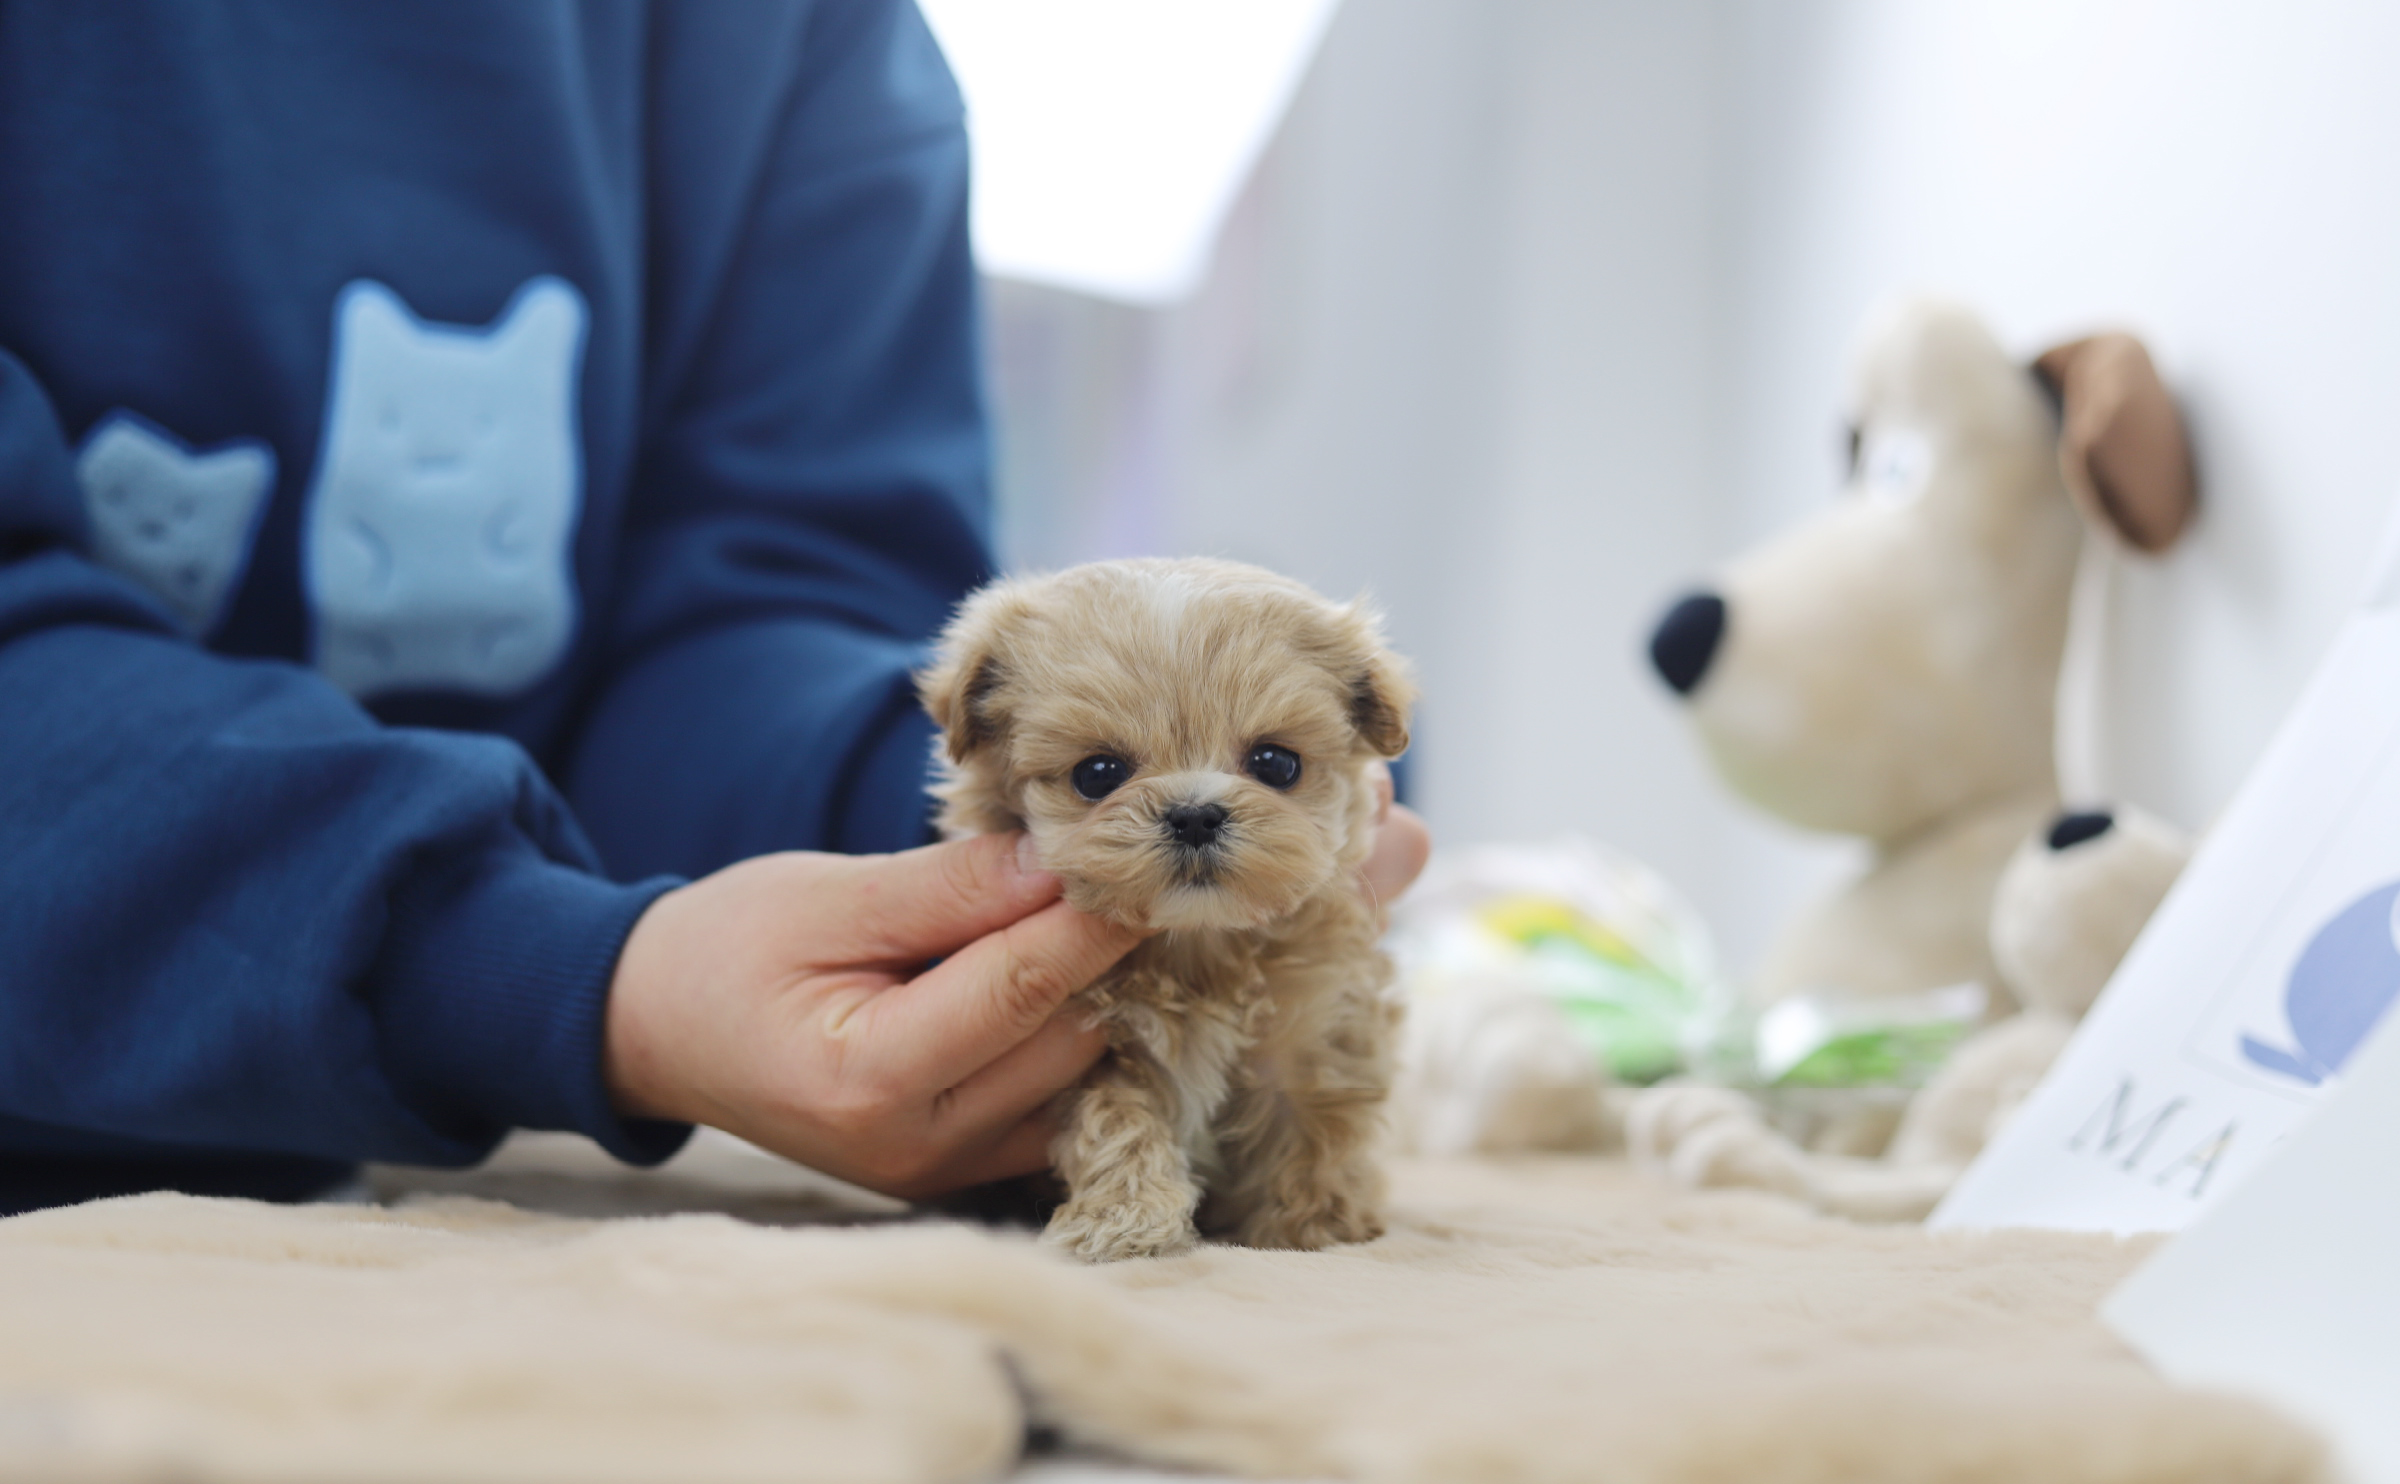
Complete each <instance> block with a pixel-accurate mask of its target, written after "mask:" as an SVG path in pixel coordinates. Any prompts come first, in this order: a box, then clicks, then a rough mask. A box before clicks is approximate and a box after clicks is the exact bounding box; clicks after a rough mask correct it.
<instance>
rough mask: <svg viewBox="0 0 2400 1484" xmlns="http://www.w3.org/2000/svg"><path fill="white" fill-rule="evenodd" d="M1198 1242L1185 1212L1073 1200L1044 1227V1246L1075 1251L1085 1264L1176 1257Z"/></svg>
mask: <svg viewBox="0 0 2400 1484" xmlns="http://www.w3.org/2000/svg"><path fill="white" fill-rule="evenodd" d="M1199 1240H1200V1234H1199V1233H1198V1232H1196V1231H1194V1230H1193V1229H1192V1219H1191V1217H1190V1215H1189V1214H1188V1213H1186V1212H1182V1211H1177V1212H1174V1213H1172V1214H1171V1215H1170V1214H1167V1213H1161V1212H1145V1211H1143V1210H1142V1209H1141V1208H1140V1207H1138V1206H1134V1205H1130V1204H1126V1205H1113V1206H1109V1207H1105V1208H1102V1207H1096V1206H1089V1205H1084V1204H1082V1203H1081V1202H1077V1201H1069V1202H1068V1203H1067V1204H1066V1205H1063V1206H1061V1207H1059V1208H1058V1211H1057V1214H1055V1215H1053V1216H1052V1217H1051V1218H1050V1225H1049V1226H1048V1227H1046V1228H1044V1229H1043V1232H1042V1243H1043V1245H1044V1246H1048V1247H1057V1248H1060V1249H1062V1250H1064V1251H1066V1252H1070V1253H1073V1254H1074V1255H1075V1256H1077V1257H1079V1258H1081V1259H1083V1260H1084V1261H1085V1262H1124V1261H1126V1260H1128V1259H1130V1258H1136V1257H1172V1256H1174V1255H1175V1254H1176V1253H1178V1252H1186V1251H1189V1250H1190V1249H1191V1248H1192V1246H1193V1245H1194V1244H1195V1243H1197V1242H1198V1241H1199Z"/></svg>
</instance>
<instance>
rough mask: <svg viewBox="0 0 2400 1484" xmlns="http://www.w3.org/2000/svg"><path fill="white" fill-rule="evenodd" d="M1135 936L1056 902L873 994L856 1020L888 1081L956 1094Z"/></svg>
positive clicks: (1139, 936)
mask: <svg viewBox="0 0 2400 1484" xmlns="http://www.w3.org/2000/svg"><path fill="white" fill-rule="evenodd" d="M1142 937H1143V935H1142V934H1141V933H1140V932H1138V931H1136V930H1134V929H1132V928H1127V927H1121V926H1119V925H1118V924H1116V923H1113V922H1110V921H1108V920H1107V919H1106V918H1100V917H1092V916H1089V915H1087V914H1085V913H1082V912H1078V911H1076V910H1075V909H1074V908H1073V907H1070V906H1068V905H1067V904H1066V903H1064V902H1054V903H1052V904H1051V905H1050V906H1048V907H1046V908H1044V909H1042V910H1041V911H1039V912H1037V913H1035V914H1034V915H1033V916H1031V917H1028V918H1026V919H1024V920H1023V921H1022V922H1018V923H1015V924H1013V925H1011V926H1009V927H1007V928H1004V929H1003V930H1001V931H999V932H997V933H993V934H990V935H989V936H987V937H983V938H979V939H977V940H976V941H975V942H973V943H971V944H969V945H967V946H966V947H965V948H963V949H961V950H960V951H959V952H957V953H956V954H953V955H952V956H951V957H949V958H946V959H944V960H942V961H941V962H940V963H938V964H936V965H934V966H933V967H932V968H930V969H928V970H926V971H925V972H924V973H922V974H920V975H918V976H917V977H916V978H914V979H912V980H910V981H909V982H908V983H906V984H903V985H901V986H899V987H898V988H896V989H891V990H887V991H885V992H884V993H882V994H880V995H877V996H876V997H875V998H874V1000H872V1001H871V1002H869V1004H868V1005H867V1006H866V1007H865V1010H864V1013H865V1014H867V1015H869V1016H871V1017H872V1018H873V1020H874V1022H875V1028H874V1034H873V1039H874V1042H875V1044H877V1045H879V1046H882V1047H887V1048H890V1055H891V1057H892V1065H891V1066H890V1067H889V1068H888V1070H889V1071H890V1072H891V1073H892V1074H893V1075H894V1076H895V1077H898V1078H904V1079H906V1082H905V1085H909V1086H918V1087H956V1086H957V1085H958V1084H959V1083H961V1082H964V1081H965V1080H967V1078H968V1077H970V1076H972V1075H973V1074H975V1073H976V1072H979V1071H981V1070H982V1069H983V1068H985V1067H987V1066H989V1065H991V1064H992V1063H993V1062H994V1061H996V1060H998V1059H999V1058H1000V1057H1002V1056H1004V1055H1006V1054H1007V1053H1008V1052H1010V1051H1012V1050H1014V1049H1015V1048H1016V1047H1018V1046H1019V1045H1021V1044H1023V1043H1024V1042H1025V1040H1026V1039H1027V1038H1028V1037H1030V1036H1032V1035H1033V1034H1034V1033H1035V1032H1036V1031H1039V1030H1040V1029H1041V1028H1042V1027H1043V1026H1044V1025H1045V1024H1047V1023H1048V1022H1049V1020H1050V1017H1051V1016H1052V1015H1054V1014H1056V1013H1057V1011H1058V1007H1059V1006H1060V1005H1062V1004H1064V1003H1065V1002H1066V1000H1067V997H1068V996H1070V995H1072V994H1074V993H1075V992H1076V991H1077V990H1079V989H1082V988H1083V987H1084V986H1086V985H1088V984H1090V983H1091V982H1092V981H1093V980H1094V979H1097V978H1099V977H1100V975H1101V974H1102V973H1104V972H1106V971H1107V969H1108V968H1109V966H1110V965H1112V964H1114V963H1115V962H1116V961H1117V960H1118V959H1121V958H1123V957H1124V956H1125V955H1126V954H1127V953H1128V952H1130V951H1131V950H1132V948H1133V946H1134V945H1135V944H1136V943H1139V942H1140V941H1141V940H1142Z"/></svg>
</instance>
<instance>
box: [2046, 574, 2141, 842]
mask: <svg viewBox="0 0 2400 1484" xmlns="http://www.w3.org/2000/svg"><path fill="white" fill-rule="evenodd" d="M2118 545H2119V543H2118V540H2117V537H2116V536H2115V534H2114V533H2112V532H2110V531H2108V530H2107V529H2105V528H2104V527H2101V526H2091V527H2087V528H2086V529H2085V531H2084V537H2083V549H2082V551H2081V552H2080V553H2078V554H2077V556H2076V558H2075V586H2074V589H2073V591H2072V593H2071V594H2070V596H2069V597H2068V599H2067V642H2066V649H2065V651H2064V652H2063V653H2061V654H2060V656H2059V661H2058V694H2057V699H2056V702H2055V707H2056V709H2055V713H2054V716H2055V721H2054V726H2055V729H2056V730H2055V732H2054V735H2053V737H2052V742H2051V746H2052V749H2053V752H2054V754H2055V756H2056V758H2057V767H2058V797H2059V801H2060V802H2061V803H2063V804H2064V805H2065V806H2066V807H2067V808H2070V809H2086V808H2091V807H2093V806H2095V805H2099V804H2103V803H2105V802H2107V801H2108V800H2111V799H2114V798H2116V797H2117V792H2116V788H2115V784H2116V779H2115V778H2114V776H2113V773H2114V769H2113V768H2112V767H2111V763H2112V762H2113V761H2114V759H2113V757H2112V755H2111V753H2112V749H2111V748H2110V745H2109V736H2108V697H2109V685H2108V670H2109V649H2110V642H2109V641H2110V638H2111V631H2112V630H2113V628H2114V627H2115V623H2114V620H2115V616H2116V592H2117V570H2118V568H2119V567H2121V566H2123V565H2124V558H2123V554H2122V553H2121V552H2120V551H2119V550H2118Z"/></svg>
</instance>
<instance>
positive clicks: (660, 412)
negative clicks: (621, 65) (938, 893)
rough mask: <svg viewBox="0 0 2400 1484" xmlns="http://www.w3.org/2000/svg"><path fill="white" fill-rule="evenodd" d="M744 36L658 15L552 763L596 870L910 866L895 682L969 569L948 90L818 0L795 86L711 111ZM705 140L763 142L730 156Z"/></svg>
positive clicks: (714, 19) (968, 304) (952, 95)
mask: <svg viewBox="0 0 2400 1484" xmlns="http://www.w3.org/2000/svg"><path fill="white" fill-rule="evenodd" d="M748 14H749V13H747V12H744V11H742V10H740V9H739V8H738V7H725V8H718V9H715V10H711V9H708V8H703V7H691V8H688V9H686V10H683V11H680V12H678V13H677V17H676V19H677V23H678V27H679V29H678V30H677V31H676V32H674V33H673V34H672V35H670V36H668V37H667V38H665V41H664V43H663V44H662V48H661V55H660V57H659V58H658V60H657V63H656V65H657V66H658V67H659V69H660V73H661V75H660V78H659V80H658V82H657V84H656V90H657V91H658V93H659V94H660V96H661V97H662V98H664V99H665V100H666V102H665V104H664V105H663V106H662V107H661V109H660V110H659V115H660V118H661V121H662V123H661V126H660V127H662V128H663V129H665V130H667V131H668V132H667V133H666V134H665V135H663V136H662V137H661V138H660V139H659V140H658V141H657V142H656V143H655V144H654V147H653V156H654V158H656V159H657V160H659V161H660V162H661V173H660V174H658V175H657V176H656V177H655V178H654V180H653V183H652V197H653V208H652V209H653V224H652V234H653V240H654V241H656V242H657V243H658V244H659V250H658V253H657V255H656V257H655V259H654V262H655V264H656V274H657V280H658V281H657V283H656V285H655V286H654V288H653V294H654V300H655V302H654V305H653V310H652V314H653V323H654V325H656V326H657V333H656V335H655V337H654V342H653V348H652V356H653V360H654V371H653V377H654V380H653V383H652V386H651V389H650V393H649V399H648V400H649V402H650V404H651V405H652V407H653V408H654V409H655V411H654V415H653V424H652V426H651V428H650V430H649V432H648V435H647V437H646V438H645V441H644V451H643V459H642V465H641V469H640V472H639V474H638V476H637V481H636V485H635V488H634V490H633V492H632V501H631V506H630V509H629V523H628V530H627V534H626V540H625V544H624V546H623V548H622V554H621V558H620V561H619V567H618V571H617V573H616V579H617V580H616V583H615V592H616V595H617V596H616V600H615V603H614V605H613V609H612V612H611V613H610V614H609V615H608V618H607V624H608V628H607V630H606V633H605V637H604V643H605V645H606V650H607V659H606V660H605V661H604V665H603V674H602V680H601V683H600V684H599V686H598V687H597V689H596V691H595V693H594V699H593V701H592V704H591V705H590V707H589V709H588V710H587V712H586V714H585V719H584V722H583V725H582V727H581V729H580V732H579V735H578V736H577V738H576V739H575V742H574V745H573V746H572V748H571V749H570V753H569V757H568V764H567V768H566V770H565V776H566V779H567V786H568V789H569V794H570V797H571V798H572V800H573V803H574V806H575V810H576V814H577V817H578V818H579V819H581V820H582V821H583V823H584V825H585V827H586V828H587V829H588V830H590V832H591V834H592V838H593V839H594V841H595V842H596V844H597V845H598V847H599V849H600V853H601V855H602V856H603V858H604V859H605V860H606V861H607V862H608V864H609V867H610V869H611V870H612V871H614V872H615V873H616V874H618V875H620V876H625V875H640V874H643V873H647V872H652V871H673V872H679V873H685V874H698V873H701V872H705V871H708V870H712V869H714V868H716V867H717V866H719V865H722V864H724V863H726V862H728V861H731V860H735V859H739V858H741V857H743V856H747V855H753V854H757V853H759V852H762V851H767V850H774V849H784V848H813V849H834V850H843V851H854V852H855V851H883V850H893V849H899V848H903V847H906V846H911V845H916V844H921V843H923V842H924V841H925V840H926V839H927V838H928V820H929V810H928V805H927V802H926V793H925V783H926V767H927V762H928V759H929V757H930V754H931V743H932V729H931V726H930V724H929V723H928V722H926V721H925V720H924V718H923V716H922V714H921V712H920V709H919V707H918V706H917V703H916V699H915V695H914V692H913V689H912V687H911V682H910V670H911V668H912V667H913V666H914V665H916V664H917V663H919V661H920V660H921V658H922V656H923V650H924V646H925V644H926V642H927V641H928V639H929V638H930V637H931V635H932V634H933V633H934V632H935V631H936V630H937V629H938V628H939V626H940V624H941V623H942V621H943V619H944V618H945V617H946V616H947V614H948V612H949V610H950V609H951V607H952V606H953V605H954V604H955V603H956V602H957V601H958V599H959V598H960V597H961V596H963V595H964V594H965V593H966V592H967V591H968V590H970V589H971V588H973V587H974V586H975V585H976V584H977V583H979V582H981V581H982V580H984V579H985V578H986V577H988V576H989V575H990V559H989V555H988V548H987V545H986V536H985V527H986V523H987V519H988V515H987V502H988V496H987V491H986V480H987V468H988V447H987V441H986V434H985V423H984V408H983V400H982V388H981V385H980V380H979V369H978V367H979V361H978V356H979V347H978V343H977V336H978V325H977V318H976V316H977V305H976V298H975V282H974V273H973V267H972V263H971V260H970V257H969V252H968V246H967V218H966V211H967V150H966V139H965V132H964V126H963V118H962V113H961V109H960V104H959V97H958V92H957V89H956V87H955V85H954V84H953V83H952V81H951V78H950V74H949V71H948V68H947V66H946V65H945V63H944V62H943V60H942V57H941V54H940V52H939V50H938V49H937V48H936V47H935V45H934V42H933V39H932V37H931V36H930V35H929V34H928V32H927V31H926V28H925V25H924V22H923V20H922V19H921V18H920V17H919V16H918V14H917V12H916V10H915V8H914V7H913V6H912V5H909V4H907V3H904V0H903V3H890V0H848V3H832V4H826V5H821V6H818V7H816V8H815V9H814V10H813V12H812V13H811V18H810V19H809V21H808V22H807V24H806V28H805V31H804V32H803V33H802V34H799V35H796V36H793V37H791V38H788V42H789V47H788V52H787V53H786V55H787V56H790V57H793V58H796V62H795V64H794V65H795V67H796V73H795V76H794V77H793V78H792V79H791V81H790V85H789V86H788V87H787V88H786V89H784V90H783V91H781V92H780V93H776V92H773V91H771V90H767V89H754V90H743V91H742V96H745V97H750V96H756V97H767V98H773V99H774V100H775V101H774V108H775V113H774V115H773V116H772V117H770V118H765V119H761V120H756V121H752V122H753V123H754V124H755V127H752V126H751V125H750V124H739V125H737V124H735V123H731V122H728V121H726V120H722V119H714V118H712V117H711V116H710V114H709V110H710V109H711V108H713V107H720V106H728V105H723V104H721V103H720V101H719V99H720V98H721V97H723V96H725V95H727V94H730V93H731V92H733V91H734V90H728V89H715V90H712V89H710V88H709V87H708V86H707V85H706V79H707V78H708V77H710V76H712V75H721V73H722V70H723V69H724V68H726V67H728V66H736V65H740V62H739V60H738V55H737V54H739V53H742V52H744V51H756V50H758V49H760V48H761V47H762V44H765V43H763V42H762V38H760V37H759V36H757V35H756V34H755V30H756V28H755V26H754V25H752V24H750V23H749V22H747V21H746V20H745V19H744V18H745V17H746V16H747V15H748ZM711 28H718V29H717V30H715V31H712V29H711ZM704 125H705V126H706V127H707V128H708V129H709V130H710V137H714V138H740V137H756V138H758V139H760V140H762V141H763V142H762V144H761V146H760V148H759V150H758V151H757V153H756V155H755V158H752V159H748V160H732V161H729V160H728V159H727V158H726V156H725V152H723V151H722V150H715V149H711V148H709V147H707V146H706V145H705V144H704V143H703V141H702V139H701V137H700V133H699V131H700V129H701V128H702V126H704ZM678 128H682V129H687V130H689V131H691V132H689V133H686V134H677V133H676V132H674V131H675V130H676V129H678ZM736 166H738V167H739V168H738V169H737V168H735V167H736Z"/></svg>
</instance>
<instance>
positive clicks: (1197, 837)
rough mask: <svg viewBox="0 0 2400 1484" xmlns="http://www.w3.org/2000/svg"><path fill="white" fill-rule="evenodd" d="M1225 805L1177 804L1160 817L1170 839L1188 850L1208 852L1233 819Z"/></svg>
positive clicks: (1160, 821)
mask: <svg viewBox="0 0 2400 1484" xmlns="http://www.w3.org/2000/svg"><path fill="white" fill-rule="evenodd" d="M1231 817H1232V816H1231V814H1230V813H1229V812H1228V811H1227V809H1226V808H1225V806H1224V805H1223V804H1177V805H1176V806H1175V807H1174V808H1172V809H1169V810H1168V811H1167V812H1166V813H1165V814H1163V815H1160V816H1159V823H1160V824H1162V825H1164V826H1165V827H1166V831H1167V836H1168V838H1170V839H1172V840H1173V841H1174V842H1175V843H1176V844H1178V845H1180V846H1182V847H1183V848H1184V849H1186V850H1206V849H1207V848H1208V847H1209V846H1211V845H1214V844H1216V843H1217V840H1218V838H1219V837H1220V836H1222V835H1223V834H1224V833H1225V821H1226V820H1227V819H1229V818H1231Z"/></svg>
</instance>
